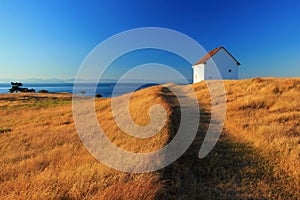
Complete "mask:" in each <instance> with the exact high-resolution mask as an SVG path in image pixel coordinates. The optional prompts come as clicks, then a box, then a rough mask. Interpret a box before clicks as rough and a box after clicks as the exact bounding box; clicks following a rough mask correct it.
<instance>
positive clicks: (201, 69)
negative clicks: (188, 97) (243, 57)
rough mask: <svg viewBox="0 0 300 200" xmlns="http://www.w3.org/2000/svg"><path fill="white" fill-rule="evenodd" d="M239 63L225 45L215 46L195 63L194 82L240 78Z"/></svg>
mask: <svg viewBox="0 0 300 200" xmlns="http://www.w3.org/2000/svg"><path fill="white" fill-rule="evenodd" d="M239 65H240V63H239V62H238V61H237V60H236V59H235V58H234V57H233V56H232V55H231V54H230V53H229V52H228V51H227V50H226V49H225V48H224V47H222V46H221V47H219V48H215V49H214V50H212V51H210V52H208V53H207V54H206V55H205V56H203V57H202V58H201V59H200V60H199V61H198V62H197V63H196V64H194V65H193V83H197V82H200V81H203V80H217V79H225V80H226V79H231V80H236V79H238V78H239V77H238V66H239ZM218 71H219V72H218Z"/></svg>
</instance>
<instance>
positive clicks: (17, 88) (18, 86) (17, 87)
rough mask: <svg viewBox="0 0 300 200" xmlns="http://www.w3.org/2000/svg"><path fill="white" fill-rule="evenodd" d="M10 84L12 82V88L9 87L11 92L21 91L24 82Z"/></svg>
mask: <svg viewBox="0 0 300 200" xmlns="http://www.w3.org/2000/svg"><path fill="white" fill-rule="evenodd" d="M10 84H11V88H10V89H9V92H10V93H14V92H20V91H21V86H23V83H20V82H10Z"/></svg>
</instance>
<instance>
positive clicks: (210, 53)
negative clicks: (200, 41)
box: [194, 46, 241, 65]
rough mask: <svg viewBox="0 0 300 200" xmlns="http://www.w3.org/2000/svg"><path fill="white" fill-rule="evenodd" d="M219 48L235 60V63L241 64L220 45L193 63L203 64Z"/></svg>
mask: <svg viewBox="0 0 300 200" xmlns="http://www.w3.org/2000/svg"><path fill="white" fill-rule="evenodd" d="M221 49H224V50H225V51H226V53H227V54H228V55H229V56H230V57H231V58H232V59H233V60H234V61H235V62H236V64H237V65H241V64H240V63H239V61H237V59H235V58H234V57H233V56H232V55H231V54H230V53H229V52H228V51H227V50H226V49H225V48H224V47H222V46H220V47H218V48H215V49H213V50H211V51H210V52H208V53H207V54H206V55H205V56H203V57H202V58H201V59H200V60H198V62H196V63H195V64H194V65H199V64H205V63H206V62H207V61H208V60H209V59H210V58H211V57H213V56H214V55H215V54H216V53H217V52H218V51H220V50H221Z"/></svg>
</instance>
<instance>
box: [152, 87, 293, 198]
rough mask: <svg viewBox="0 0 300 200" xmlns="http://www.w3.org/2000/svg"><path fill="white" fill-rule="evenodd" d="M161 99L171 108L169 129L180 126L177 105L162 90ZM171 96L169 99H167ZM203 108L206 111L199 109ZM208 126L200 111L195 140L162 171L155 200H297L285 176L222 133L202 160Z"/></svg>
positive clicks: (208, 116)
mask: <svg viewBox="0 0 300 200" xmlns="http://www.w3.org/2000/svg"><path fill="white" fill-rule="evenodd" d="M162 92H163V94H162V96H163V97H164V99H165V100H166V101H167V102H169V104H170V105H171V107H174V108H175V109H173V113H172V114H171V122H170V127H171V128H170V129H173V130H171V131H172V132H173V133H176V129H177V128H178V124H179V123H180V108H178V105H177V103H178V101H177V100H176V97H174V96H173V95H172V94H171V92H170V91H167V90H166V89H164V90H163V91H162ZM169 94H171V95H169ZM202 108H208V106H207V105H202ZM209 122H210V113H209V112H208V111H207V110H205V109H202V110H201V119H200V125H199V129H198V133H197V136H196V138H195V140H194V142H193V144H192V145H191V146H190V148H189V149H188V150H187V151H186V152H185V153H184V155H182V156H181V157H180V158H179V159H178V160H177V161H175V162H174V163H172V164H171V165H169V166H168V167H166V168H164V169H163V170H161V173H162V181H163V182H164V184H165V188H164V192H162V193H160V195H159V196H158V197H157V199H296V198H297V195H298V194H297V191H294V190H291V189H290V188H287V187H286V185H291V183H290V182H289V178H290V177H288V176H287V175H285V174H281V176H280V177H276V176H275V174H274V168H273V167H272V165H271V164H270V163H268V162H267V161H265V160H264V159H263V158H262V157H261V156H260V155H259V153H258V152H257V151H256V150H255V149H253V148H252V147H251V146H250V145H248V144H244V143H240V142H237V141H236V140H235V139H234V138H232V137H231V136H230V135H229V134H228V133H226V132H223V133H222V135H221V137H220V139H219V141H218V143H217V144H216V146H215V147H214V149H213V150H212V151H211V152H210V153H209V154H208V155H207V156H206V157H205V158H203V159H199V158H198V153H199V150H200V147H201V144H202V142H203V139H204V136H205V134H206V132H207V128H208V125H209Z"/></svg>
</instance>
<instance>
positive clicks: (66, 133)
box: [0, 78, 300, 199]
mask: <svg viewBox="0 0 300 200" xmlns="http://www.w3.org/2000/svg"><path fill="white" fill-rule="evenodd" d="M224 85H225V89H226V98H227V105H226V106H227V113H226V121H225V127H224V129H223V132H222V135H221V138H220V139H219V141H218V143H217V145H216V147H215V148H214V149H213V151H212V152H210V153H209V154H208V156H206V157H205V158H204V159H198V152H199V149H200V146H201V144H202V141H203V137H204V136H205V132H206V130H207V127H208V124H209V121H210V110H211V108H210V98H209V93H208V90H207V87H206V84H205V83H197V84H194V85H193V88H194V90H195V92H196V94H197V97H198V101H199V104H200V108H201V111H202V113H201V118H200V126H199V129H198V134H197V137H196V138H195V140H194V142H193V144H192V145H191V147H190V148H189V149H188V151H187V152H186V153H185V154H184V155H183V156H182V157H181V158H180V159H178V160H177V161H176V162H174V163H173V164H171V165H169V166H168V167H166V168H164V169H162V170H159V171H156V172H152V173H142V174H130V173H124V172H120V171H117V170H114V169H110V168H108V167H106V166H105V165H103V164H101V163H100V162H98V161H97V160H96V159H95V158H93V157H92V156H91V155H90V154H89V153H88V151H87V150H86V149H85V147H84V146H83V145H82V143H81V141H80V139H79V137H78V135H77V132H76V128H75V124H74V120H73V114H72V102H71V101H72V97H71V95H69V94H7V95H0V116H1V118H0V154H1V157H0V199H297V198H298V199H299V198H300V193H299V191H300V169H299V166H300V128H299V127H300V126H299V124H300V120H299V117H300V101H299V99H300V79H271V78H269V79H261V78H256V79H249V80H239V81H224ZM178 87H181V88H182V89H183V90H184V87H185V86H178ZM118 98H120V99H122V98H124V97H118ZM110 103H111V102H110V99H96V111H97V117H98V119H99V123H100V125H101V126H102V128H103V129H104V131H105V133H106V134H107V136H108V138H109V139H110V140H111V141H112V142H113V143H114V144H115V145H117V146H119V147H121V148H123V149H125V150H128V151H133V152H150V151H154V150H157V149H160V148H162V147H163V146H165V145H166V144H167V143H168V142H169V141H170V140H171V139H172V137H174V132H176V129H177V128H178V123H179V122H180V109H178V106H179V105H178V101H177V100H176V97H174V96H173V94H172V92H170V91H168V90H167V89H166V88H164V87H163V86H154V87H151V88H146V89H143V90H140V91H138V92H136V93H134V95H133V96H132V97H131V101H130V106H129V111H130V114H131V117H132V118H133V120H134V121H135V122H136V123H137V124H140V125H146V124H148V123H149V122H150V117H149V115H148V114H147V113H148V109H149V107H151V106H152V105H154V104H157V103H158V104H160V105H162V106H164V107H165V108H166V111H167V115H168V120H167V121H166V123H165V125H164V127H163V128H162V130H161V131H160V132H159V133H158V134H157V135H155V136H153V137H150V138H148V139H141V138H135V137H132V136H129V135H126V134H125V133H124V132H123V131H121V130H120V129H119V128H118V126H117V125H116V123H115V122H114V120H113V115H112V112H111V107H110Z"/></svg>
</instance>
